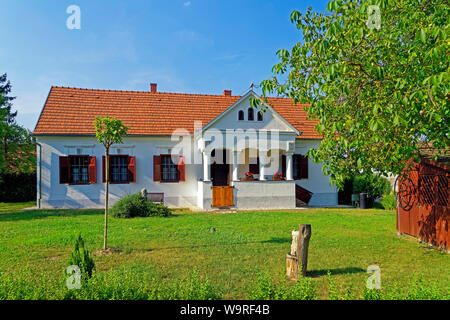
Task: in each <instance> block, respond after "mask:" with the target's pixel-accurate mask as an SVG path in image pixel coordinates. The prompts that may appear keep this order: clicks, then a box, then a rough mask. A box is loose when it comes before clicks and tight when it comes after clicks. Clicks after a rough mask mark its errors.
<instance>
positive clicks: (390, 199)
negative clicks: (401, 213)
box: [380, 193, 397, 210]
mask: <svg viewBox="0 0 450 320" xmlns="http://www.w3.org/2000/svg"><path fill="white" fill-rule="evenodd" d="M380 203H381V205H382V206H383V209H385V210H394V209H395V208H396V207H397V201H396V200H395V196H394V195H393V194H392V193H391V194H387V195H384V196H383V198H382V199H381V201H380Z"/></svg>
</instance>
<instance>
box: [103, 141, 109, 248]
mask: <svg viewBox="0 0 450 320" xmlns="http://www.w3.org/2000/svg"><path fill="white" fill-rule="evenodd" d="M105 153H106V157H105V176H106V177H105V183H106V185H105V232H104V238H103V250H106V248H107V242H108V200H109V148H106V152H105Z"/></svg>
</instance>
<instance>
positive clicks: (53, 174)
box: [37, 136, 202, 208]
mask: <svg viewBox="0 0 450 320" xmlns="http://www.w3.org/2000/svg"><path fill="white" fill-rule="evenodd" d="M37 141H38V142H39V143H40V144H41V146H42V159H41V172H42V175H41V181H40V183H39V181H38V186H39V185H41V189H40V192H39V189H38V195H37V196H38V200H39V198H40V204H41V207H43V208H52V207H57V208H101V207H103V205H104V184H103V183H102V156H103V155H104V148H103V146H101V145H100V144H98V143H97V141H96V139H95V137H67V136H65V137H58V136H48V137H42V136H40V137H38V138H37ZM175 144H176V142H175V141H171V140H170V138H164V137H160V138H157V137H155V138H153V137H133V138H125V139H124V141H123V144H122V145H121V147H120V148H121V154H128V155H131V156H135V157H136V183H130V184H110V201H111V204H113V203H114V202H116V201H117V200H118V199H120V198H122V197H123V196H125V195H127V194H131V193H136V192H139V191H140V190H141V189H142V188H146V189H147V191H148V192H164V196H165V203H166V205H168V206H172V207H195V206H197V180H198V177H201V176H202V165H201V164H198V165H195V164H189V163H186V171H185V174H186V181H183V182H178V183H163V182H154V181H153V155H159V154H163V153H166V154H167V153H169V152H168V149H169V148H170V147H173V146H175ZM69 146H73V148H71V147H69ZM77 148H81V149H82V152H81V154H88V155H90V156H96V158H97V183H96V184H88V185H68V184H60V183H59V157H60V156H68V155H71V154H76V152H77V150H76V149H77ZM115 153H117V152H116V149H115V148H113V149H112V150H111V154H115ZM38 179H39V177H38ZM38 204H39V201H38Z"/></svg>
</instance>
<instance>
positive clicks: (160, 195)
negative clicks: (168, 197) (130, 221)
mask: <svg viewBox="0 0 450 320" xmlns="http://www.w3.org/2000/svg"><path fill="white" fill-rule="evenodd" d="M141 194H142V196H143V197H144V198H146V199H147V201H151V202H154V203H159V204H164V192H147V190H145V189H143V190H141Z"/></svg>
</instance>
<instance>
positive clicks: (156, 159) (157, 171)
mask: <svg viewBox="0 0 450 320" xmlns="http://www.w3.org/2000/svg"><path fill="white" fill-rule="evenodd" d="M153 181H161V156H153Z"/></svg>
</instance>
